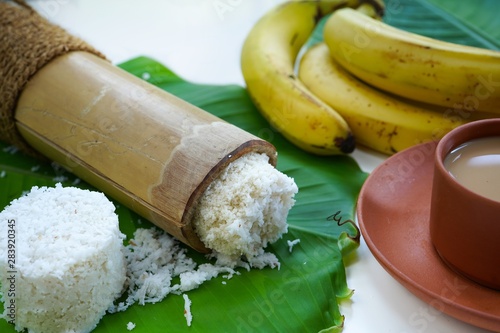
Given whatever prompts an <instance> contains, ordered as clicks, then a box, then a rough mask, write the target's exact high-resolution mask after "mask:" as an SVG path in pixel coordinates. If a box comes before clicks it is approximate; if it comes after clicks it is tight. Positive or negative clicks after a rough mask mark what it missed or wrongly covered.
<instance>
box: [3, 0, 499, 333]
mask: <svg viewBox="0 0 500 333" xmlns="http://www.w3.org/2000/svg"><path fill="white" fill-rule="evenodd" d="M386 4H387V11H386V17H385V18H384V20H385V21H386V22H388V23H389V24H391V25H394V26H397V27H400V28H403V29H406V30H409V31H414V32H417V33H421V34H423V35H427V36H430V37H435V38H439V39H442V40H448V41H451V42H456V43H462V44H467V45H474V46H480V47H485V48H491V49H499V48H500V29H499V27H500V22H499V19H498V17H497V16H496V15H495V14H494V13H496V4H497V3H496V2H495V0H492V1H487V0H482V1H476V2H472V1H469V2H461V1H460V2H456V1H452V0H427V1H424V0H394V1H386ZM321 39H322V37H321V25H320V26H319V27H318V29H317V30H316V31H315V33H314V34H313V36H312V38H311V42H317V41H320V40H321ZM120 66H121V67H122V68H123V69H124V70H126V71H129V72H130V73H132V74H134V75H137V76H139V77H142V78H144V79H146V78H147V80H148V81H149V82H150V83H152V84H154V85H157V86H159V87H160V88H162V89H165V90H167V91H169V92H171V93H172V94H174V95H177V96H179V97H181V98H183V99H185V100H187V101H189V102H191V103H193V104H195V105H197V106H199V107H201V108H203V109H204V110H206V111H208V112H211V113H213V114H215V115H217V116H219V117H220V118H222V119H225V120H227V121H228V122H230V123H233V124H235V125H237V126H239V127H241V128H243V129H245V130H247V131H249V132H251V133H253V134H255V135H258V136H260V137H262V138H264V139H266V140H268V141H270V142H271V143H273V144H274V145H275V146H276V147H277V150H278V153H279V155H278V165H277V168H278V169H279V170H281V171H283V172H285V173H286V174H288V175H290V176H291V177H294V178H295V180H296V182H297V184H298V186H299V189H300V190H299V193H298V194H297V196H296V199H297V203H296V205H295V206H294V208H292V210H291V211H290V215H289V221H288V222H289V224H290V228H289V232H288V233H287V234H286V235H285V236H284V237H283V239H281V240H279V241H278V242H276V243H275V244H273V245H272V246H271V247H270V248H269V250H270V251H272V252H274V253H275V254H276V255H277V256H278V258H279V259H280V262H281V268H280V270H277V269H264V270H252V271H250V272H247V271H241V275H239V276H235V277H233V278H232V279H231V280H228V281H227V284H222V278H215V279H213V280H211V281H208V282H206V283H204V284H203V285H202V286H201V287H199V288H198V289H196V290H193V291H190V292H189V297H190V299H191V300H192V306H191V310H192V313H193V324H192V326H191V327H188V326H187V325H186V320H185V318H184V314H183V310H184V300H183V299H182V297H180V296H178V295H169V296H167V298H165V300H163V301H162V302H160V303H157V304H147V305H145V306H139V305H134V306H132V307H131V308H129V309H128V310H126V311H125V312H122V313H116V314H112V315H106V316H105V317H104V318H103V320H102V321H101V322H100V323H99V325H98V327H97V328H96V330H95V332H124V331H126V325H127V323H128V322H133V323H135V324H136V328H135V329H134V331H133V332H151V333H154V332H182V331H186V332H187V331H191V332H237V331H241V332H285V331H288V332H318V331H324V332H337V331H341V327H342V325H343V317H342V314H341V313H340V311H339V305H338V304H339V302H341V301H342V299H344V298H348V297H349V296H350V295H351V293H352V290H351V287H352V288H354V289H355V288H356V286H348V285H347V282H346V275H345V265H344V262H345V259H346V257H347V256H349V255H354V256H355V254H356V251H355V250H356V248H357V246H358V244H359V243H358V239H357V237H359V231H358V229H357V228H356V227H355V226H354V225H353V224H351V223H342V222H345V221H349V220H351V219H353V218H354V209H355V202H356V198H357V195H358V193H359V190H360V187H361V186H362V184H363V182H364V180H365V179H366V176H367V174H366V173H364V172H362V171H361V170H360V169H359V167H358V165H357V163H356V162H355V161H354V160H353V159H352V158H350V157H348V156H343V157H316V156H312V155H309V154H306V153H304V152H302V151H299V150H298V149H296V148H295V147H294V146H292V145H290V144H289V143H288V142H287V141H286V140H284V139H283V137H282V136H281V135H280V134H279V133H277V132H276V131H275V130H273V129H272V128H270V127H269V125H268V124H267V123H266V122H265V120H264V119H263V118H262V117H261V116H260V115H259V114H258V112H257V111H256V109H255V108H254V106H253V105H252V103H251V101H250V99H249V97H248V95H247V93H246V91H245V89H244V88H242V87H239V86H234V85H229V86H227V85H225V86H214V85H198V84H193V83H190V82H186V81H184V80H182V79H181V78H179V77H178V76H177V75H175V73H174V72H173V71H171V70H169V69H168V68H166V67H164V66H163V65H162V64H159V63H157V62H155V61H154V60H153V59H149V58H146V57H138V58H135V59H132V60H131V61H128V62H126V63H123V64H121V65H120ZM146 73H147V74H146ZM56 182H62V183H63V184H64V185H72V186H79V187H82V188H90V189H92V187H91V186H90V185H88V184H85V183H84V182H80V181H79V179H78V178H76V177H75V176H73V175H71V174H70V173H68V172H65V171H64V170H63V169H61V168H60V167H58V166H57V165H55V164H51V163H45V162H41V161H38V160H35V159H33V158H30V157H27V156H24V155H22V154H21V153H19V152H17V153H15V152H14V151H13V149H12V147H9V146H8V145H6V144H3V143H0V209H3V207H4V206H6V205H7V204H8V203H9V202H10V201H11V200H13V199H14V198H17V197H19V196H20V195H22V193H23V192H25V191H28V190H29V189H30V188H31V187H32V186H34V185H38V186H52V185H54V184H55V183H56ZM116 206H117V213H118V215H119V218H120V227H121V229H122V231H123V232H124V233H125V234H126V235H127V236H128V237H131V236H132V233H133V231H134V230H135V229H136V228H138V227H151V225H150V224H149V223H148V222H147V221H144V220H141V218H140V217H139V216H137V215H136V214H135V213H133V212H131V211H130V210H128V209H127V208H126V207H123V206H121V205H120V204H119V203H116ZM339 219H340V221H341V223H339V221H338V220H339ZM294 239H300V243H299V244H298V245H296V246H295V247H294V249H293V252H292V253H290V252H289V251H288V245H287V243H286V241H287V240H294ZM189 255H190V256H192V257H193V258H196V260H197V261H198V262H205V261H207V259H205V258H204V257H203V256H201V255H199V254H198V253H195V252H194V251H191V250H189ZM0 283H1V281H0ZM0 311H3V309H2V307H1V305H0ZM0 331H1V332H5V333H9V332H11V333H14V332H15V330H14V328H13V326H12V325H9V324H7V322H6V321H3V320H0Z"/></svg>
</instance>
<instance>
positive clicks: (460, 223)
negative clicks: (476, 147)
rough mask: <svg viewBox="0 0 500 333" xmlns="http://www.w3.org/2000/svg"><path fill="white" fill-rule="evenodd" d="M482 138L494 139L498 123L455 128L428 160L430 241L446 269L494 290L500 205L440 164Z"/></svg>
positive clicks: (499, 280)
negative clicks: (430, 174)
mask: <svg viewBox="0 0 500 333" xmlns="http://www.w3.org/2000/svg"><path fill="white" fill-rule="evenodd" d="M488 136H500V119H498V118H497V119H487V120H480V121H474V122H471V123H468V124H466V125H462V126H459V127H457V128H455V129H454V130H452V131H450V132H449V133H448V134H446V135H445V136H444V137H443V138H442V139H441V140H440V141H439V143H438V145H437V148H436V152H435V156H434V178H433V185H432V186H433V187H432V199H431V213H430V235H431V241H432V243H433V244H434V247H435V249H436V250H437V252H438V253H439V255H440V256H441V258H442V259H443V261H444V262H445V263H446V264H447V265H448V266H449V267H451V268H452V269H454V270H455V271H456V272H458V273H460V274H462V275H464V276H466V277H468V278H469V279H471V280H473V281H475V282H477V283H479V284H481V285H484V286H486V287H490V288H493V289H497V290H500V201H496V200H492V199H489V198H486V197H484V196H482V195H479V194H476V193H475V192H473V191H471V190H469V189H468V188H466V187H464V186H463V185H461V184H460V183H459V182H458V181H457V180H456V179H455V178H454V177H453V176H451V175H450V173H449V172H448V170H447V169H446V168H445V165H444V163H443V162H444V159H445V157H446V156H447V155H448V154H449V153H450V152H451V151H452V150H453V149H455V148H456V147H457V146H459V145H460V144H462V143H465V142H467V141H469V140H472V139H477V138H483V137H488ZM499 191H500V188H499Z"/></svg>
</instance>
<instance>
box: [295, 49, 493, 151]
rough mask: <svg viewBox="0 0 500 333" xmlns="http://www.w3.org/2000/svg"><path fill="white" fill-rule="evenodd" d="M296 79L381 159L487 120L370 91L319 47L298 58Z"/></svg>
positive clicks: (380, 91) (326, 51)
mask: <svg viewBox="0 0 500 333" xmlns="http://www.w3.org/2000/svg"><path fill="white" fill-rule="evenodd" d="M299 78H300V79H301V80H302V81H303V82H304V84H305V85H306V86H307V87H308V89H309V90H311V91H312V92H313V93H314V94H315V95H316V96H318V97H319V98H321V99H322V100H323V101H325V102H326V103H327V104H328V105H330V106H331V107H333V108H335V110H337V111H338V112H339V113H340V114H341V115H342V117H343V118H344V119H345V120H346V121H347V123H348V124H349V126H350V128H351V129H352V131H353V133H354V136H355V138H356V140H357V142H358V143H360V144H362V145H364V146H367V147H370V148H372V149H374V150H376V151H378V152H382V153H385V154H393V153H395V152H398V151H401V150H403V149H406V148H408V147H411V146H413V145H415V144H418V143H422V142H427V141H431V140H438V139H440V138H441V137H442V136H443V135H444V134H446V133H447V132H449V131H450V130H451V129H453V128H455V127H456V126H458V125H461V124H464V123H466V122H468V121H471V120H476V119H479V118H484V117H491V115H488V114H483V113H473V114H471V113H465V114H459V113H456V112H455V110H453V109H449V108H443V107H436V106H431V105H425V104H422V103H418V102H415V101H412V100H408V99H404V98H401V97H398V96H395V95H390V94H388V93H385V92H384V91H382V90H379V89H376V88H373V87H372V86H370V85H367V84H365V83H363V82H362V81H361V80H359V79H357V78H356V77H354V76H353V75H351V74H350V73H349V72H348V71H347V70H345V69H344V68H343V67H342V66H341V65H340V64H339V63H338V62H336V61H335V60H334V59H333V58H332V56H331V53H330V51H329V48H328V47H327V45H326V44H325V43H320V44H316V45H315V46H313V47H311V48H310V49H308V50H307V51H306V52H305V53H304V55H303V57H302V59H301V62H300V65H299Z"/></svg>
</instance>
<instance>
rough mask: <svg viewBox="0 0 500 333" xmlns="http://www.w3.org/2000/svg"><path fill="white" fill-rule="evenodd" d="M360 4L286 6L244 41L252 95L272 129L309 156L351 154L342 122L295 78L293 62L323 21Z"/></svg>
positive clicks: (329, 1) (355, 0)
mask: <svg viewBox="0 0 500 333" xmlns="http://www.w3.org/2000/svg"><path fill="white" fill-rule="evenodd" d="M362 2H365V1H363V0H318V1H310V0H309V1H307V0H306V1H289V2H285V3H283V4H281V5H278V6H277V7H276V8H274V9H273V10H271V11H269V12H268V13H266V14H265V15H264V16H263V17H262V18H261V19H260V20H259V21H258V22H257V23H256V24H255V25H254V26H253V28H252V29H251V31H250V32H249V34H248V36H247V38H246V40H245V42H244V45H243V49H242V52H241V69H242V74H243V78H244V80H245V83H246V85H247V90H248V93H249V95H250V97H251V98H252V100H253V101H254V103H255V105H256V106H257V108H258V109H259V110H260V112H261V113H262V115H263V116H264V117H265V118H266V119H267V120H268V121H269V123H270V124H271V125H272V126H273V127H274V128H276V129H277V130H278V131H280V132H281V134H283V136H284V137H285V138H287V139H288V140H289V141H290V142H292V143H293V144H295V145H296V146H297V147H299V148H301V149H303V150H305V151H307V152H310V153H313V154H318V155H335V154H345V153H350V152H352V151H353V150H354V137H353V134H352V132H351V129H350V128H349V125H348V124H347V122H346V121H345V119H344V118H343V117H342V116H341V115H340V114H339V113H338V112H337V111H336V110H334V109H333V108H332V107H330V106H328V105H327V104H326V103H325V102H323V101H322V100H321V99H319V98H318V97H316V96H315V95H314V94H313V93H311V92H310V91H309V89H307V88H306V87H305V86H304V84H303V83H302V82H301V81H300V79H299V78H298V77H297V76H296V75H295V62H296V58H297V55H298V53H299V51H300V50H301V48H302V46H303V45H304V43H305V42H306V41H307V40H308V38H309V37H310V35H311V33H312V31H313V30H314V28H315V27H316V25H317V23H318V20H319V19H320V18H321V17H323V16H324V15H326V14H329V13H331V12H333V11H335V10H337V9H338V8H341V7H357V6H359V5H360V4H361V3H362ZM374 3H377V2H374Z"/></svg>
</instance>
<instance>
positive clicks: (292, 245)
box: [286, 238, 300, 253]
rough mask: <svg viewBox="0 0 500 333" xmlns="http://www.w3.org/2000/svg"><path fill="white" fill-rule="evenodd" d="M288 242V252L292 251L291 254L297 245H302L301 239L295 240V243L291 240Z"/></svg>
mask: <svg viewBox="0 0 500 333" xmlns="http://www.w3.org/2000/svg"><path fill="white" fill-rule="evenodd" d="M286 242H287V243H288V251H290V253H292V250H293V247H294V246H295V245H297V244H299V243H300V239H299V238H297V239H295V240H293V241H291V240H287V241H286Z"/></svg>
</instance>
